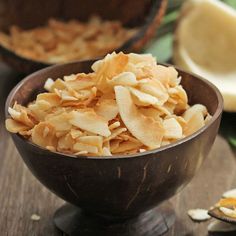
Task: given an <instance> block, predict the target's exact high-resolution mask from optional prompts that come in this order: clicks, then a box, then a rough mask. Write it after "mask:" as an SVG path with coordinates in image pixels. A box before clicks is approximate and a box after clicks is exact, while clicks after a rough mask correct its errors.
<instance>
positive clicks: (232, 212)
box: [219, 207, 236, 218]
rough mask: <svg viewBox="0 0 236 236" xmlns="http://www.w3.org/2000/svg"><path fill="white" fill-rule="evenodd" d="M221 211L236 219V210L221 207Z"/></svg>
mask: <svg viewBox="0 0 236 236" xmlns="http://www.w3.org/2000/svg"><path fill="white" fill-rule="evenodd" d="M219 209H220V211H221V212H223V213H224V214H225V215H226V216H229V217H232V218H236V210H232V209H229V208H226V207H219Z"/></svg>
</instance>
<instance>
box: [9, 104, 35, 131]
mask: <svg viewBox="0 0 236 236" xmlns="http://www.w3.org/2000/svg"><path fill="white" fill-rule="evenodd" d="M8 113H9V114H10V115H11V117H12V118H13V119H14V120H15V121H18V122H20V123H22V124H24V125H26V126H29V127H31V128H32V127H33V126H34V122H33V121H32V120H31V119H30V118H29V116H28V114H27V112H26V111H25V110H22V111H20V112H19V111H16V110H14V109H12V108H11V107H9V108H8Z"/></svg>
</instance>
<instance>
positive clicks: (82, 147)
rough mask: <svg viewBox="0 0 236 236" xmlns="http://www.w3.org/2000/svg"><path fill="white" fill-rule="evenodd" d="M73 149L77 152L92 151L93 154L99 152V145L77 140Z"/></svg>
mask: <svg viewBox="0 0 236 236" xmlns="http://www.w3.org/2000/svg"><path fill="white" fill-rule="evenodd" d="M73 149H74V150H75V151H76V152H80V151H86V152H88V153H91V154H98V148H97V147H95V146H93V145H89V144H85V143H80V142H77V143H75V144H74V145H73ZM76 155H78V154H76Z"/></svg>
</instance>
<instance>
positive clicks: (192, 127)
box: [184, 113, 205, 135]
mask: <svg viewBox="0 0 236 236" xmlns="http://www.w3.org/2000/svg"><path fill="white" fill-rule="evenodd" d="M204 125H205V123H204V117H203V114H202V113H194V114H193V115H192V116H191V118H190V119H189V120H188V123H187V125H186V127H185V129H184V135H190V134H192V133H194V132H196V131H197V130H199V129H200V128H202V127H203V126H204Z"/></svg>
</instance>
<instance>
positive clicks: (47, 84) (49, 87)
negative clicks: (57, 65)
mask: <svg viewBox="0 0 236 236" xmlns="http://www.w3.org/2000/svg"><path fill="white" fill-rule="evenodd" d="M53 84H54V80H53V79H51V78H48V79H47V80H46V82H45V84H44V88H45V89H46V90H47V91H49V92H51V91H52V86H53Z"/></svg>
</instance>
